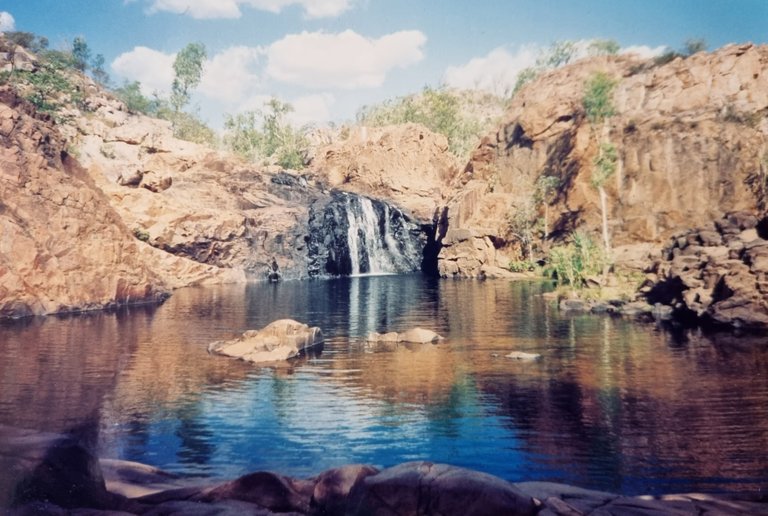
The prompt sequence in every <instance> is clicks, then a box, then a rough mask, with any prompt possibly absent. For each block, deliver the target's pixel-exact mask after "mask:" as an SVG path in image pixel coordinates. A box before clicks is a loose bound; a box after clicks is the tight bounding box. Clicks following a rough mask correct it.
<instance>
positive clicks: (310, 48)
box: [267, 30, 427, 89]
mask: <svg viewBox="0 0 768 516" xmlns="http://www.w3.org/2000/svg"><path fill="white" fill-rule="evenodd" d="M426 41H427V37H426V36H425V35H424V34H423V33H422V32H420V31H400V32H395V33H392V34H388V35H386V36H383V37H381V38H378V39H372V38H366V37H364V36H361V35H360V34H357V33H356V32H353V31H351V30H346V31H344V32H341V33H338V34H328V33H324V32H302V33H301V34H290V35H288V36H285V37H284V38H283V39H281V40H278V41H276V42H275V43H273V44H272V45H270V47H269V48H268V49H267V56H268V61H267V74H269V75H270V76H271V77H273V78H274V79H277V80H279V81H282V82H287V83H291V84H298V85H302V86H305V87H312V88H341V89H356V88H373V87H377V86H381V84H382V83H383V82H384V79H386V76H387V73H388V72H389V71H391V70H392V69H394V68H398V67H399V68H405V67H407V66H410V65H413V64H415V63H418V62H419V61H421V60H422V59H423V58H424V53H423V51H422V47H423V46H424V44H425V43H426Z"/></svg>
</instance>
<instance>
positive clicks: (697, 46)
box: [683, 38, 707, 57]
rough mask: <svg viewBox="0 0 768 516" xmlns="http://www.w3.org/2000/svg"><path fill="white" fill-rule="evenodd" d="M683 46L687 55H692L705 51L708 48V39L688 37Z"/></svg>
mask: <svg viewBox="0 0 768 516" xmlns="http://www.w3.org/2000/svg"><path fill="white" fill-rule="evenodd" d="M683 48H684V54H685V56H686V57H688V56H692V55H693V54H696V53H698V52H704V51H705V50H706V49H707V41H706V40H705V39H703V38H688V39H686V40H685V43H683Z"/></svg>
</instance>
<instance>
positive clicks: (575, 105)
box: [440, 44, 768, 276]
mask: <svg viewBox="0 0 768 516" xmlns="http://www.w3.org/2000/svg"><path fill="white" fill-rule="evenodd" d="M766 66H768V47H765V46H754V45H751V44H746V45H729V46H726V47H724V48H722V49H720V50H718V51H717V52H714V53H711V54H707V53H698V54H695V55H693V56H691V57H688V58H686V59H682V58H678V59H675V60H674V61H672V62H670V63H667V64H665V65H661V66H655V65H654V64H653V63H649V62H644V61H641V60H639V59H638V58H636V57H633V56H611V57H599V58H591V59H587V60H584V61H580V62H577V63H575V64H573V65H570V66H567V67H564V68H561V69H558V70H555V71H552V72H549V73H546V74H544V75H542V76H541V77H539V78H538V79H537V80H535V81H534V82H532V83H531V84H530V85H529V86H528V87H526V88H524V89H523V90H522V91H521V92H520V93H519V94H517V95H516V96H515V98H514V99H513V100H512V103H511V105H510V109H509V111H508V113H507V116H506V117H505V120H504V122H503V123H502V124H501V125H500V127H499V129H498V131H496V132H495V133H494V134H492V135H490V136H488V137H486V138H484V140H483V141H482V142H481V144H480V145H479V146H478V148H477V149H476V150H475V152H474V153H473V155H472V158H471V159H470V161H469V163H468V164H467V166H466V168H465V170H464V172H463V175H462V177H461V183H462V184H463V187H462V189H461V190H460V191H459V192H458V193H457V194H456V195H455V196H454V197H453V198H452V199H451V200H450V201H449V202H448V203H447V213H446V217H445V224H444V232H443V233H442V236H444V237H445V242H446V243H447V244H448V245H446V246H445V247H444V248H443V250H442V251H441V253H440V271H441V273H442V274H443V275H445V276H452V275H458V276H477V275H479V274H480V271H481V269H482V266H483V265H486V264H487V265H492V266H501V267H504V266H506V264H507V262H508V261H509V259H510V258H513V259H519V257H520V255H521V247H522V244H521V241H520V233H521V231H520V229H521V226H526V225H527V227H528V228H531V229H532V232H533V240H534V242H533V248H534V255H535V256H534V258H535V257H537V256H536V255H538V257H540V256H542V253H543V252H544V251H546V249H547V248H548V246H549V245H551V244H552V243H553V242H557V241H559V240H561V239H563V238H566V237H567V236H568V235H569V234H570V232H572V231H573V230H574V229H576V228H581V229H584V230H587V231H590V232H594V233H595V234H598V233H599V228H600V226H601V221H600V201H599V195H598V191H597V190H596V189H595V188H593V187H592V185H591V178H592V168H593V160H594V159H595V157H596V155H597V154H598V148H599V145H598V142H599V141H603V142H609V143H611V144H612V145H614V146H615V148H616V150H617V163H616V165H617V166H616V172H615V173H614V174H613V176H612V177H611V178H610V179H609V181H608V182H607V183H606V184H605V190H606V194H607V200H608V202H607V208H608V221H609V226H610V233H611V236H612V240H613V244H614V245H616V246H622V245H625V244H636V243H652V244H654V245H656V246H657V247H661V243H662V242H663V241H664V240H665V239H667V238H668V237H669V236H671V235H672V234H673V233H675V232H677V231H679V230H680V229H681V228H685V227H698V226H703V225H705V224H707V223H709V222H711V221H712V220H715V219H718V218H720V217H721V216H722V215H723V214H724V213H726V212H729V211H736V210H744V209H748V210H755V209H757V208H760V207H762V203H763V199H764V193H765V192H764V190H765V182H764V181H763V180H762V178H763V177H764V176H765V174H766V169H765V166H766V165H765V164H764V156H765V153H766V146H765V141H766V135H768V119H766V113H768V75H766V74H765V73H763V72H764V70H765V68H766ZM597 72H602V73H605V74H607V75H608V76H609V77H610V78H612V79H614V80H615V81H616V87H615V91H614V94H613V104H614V106H615V112H616V114H615V115H614V116H612V117H609V118H608V119H607V121H606V122H605V124H601V125H600V126H598V127H593V126H592V125H591V124H590V123H589V121H588V120H587V118H586V114H585V111H584V108H583V105H582V98H583V95H584V85H585V82H586V81H587V80H588V79H589V78H590V77H591V76H593V74H595V73H597ZM542 177H544V178H548V179H547V180H548V181H549V182H550V183H552V184H554V185H555V187H554V188H553V189H552V191H550V192H547V193H546V194H542V190H541V188H540V186H541V183H540V182H539V181H540V179H541V178H542ZM537 221H539V222H544V221H546V227H543V224H541V225H537V224H538V222H537ZM462 231H463V232H464V233H458V234H461V235H463V236H465V237H466V238H461V239H457V238H456V236H455V235H456V234H457V232H462ZM491 246H492V248H491Z"/></svg>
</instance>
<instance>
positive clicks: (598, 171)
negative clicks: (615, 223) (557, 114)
mask: <svg viewBox="0 0 768 516" xmlns="http://www.w3.org/2000/svg"><path fill="white" fill-rule="evenodd" d="M615 87H616V81H615V80H613V79H612V78H611V77H609V76H608V75H607V74H605V73H603V72H597V73H595V74H593V75H592V76H591V77H590V78H589V79H588V80H587V82H586V84H585V87H584V96H583V98H582V104H583V105H584V111H585V112H586V115H587V120H589V122H590V124H591V131H590V132H591V134H592V137H593V139H595V140H597V137H596V127H595V126H596V125H598V124H603V129H605V128H606V127H605V125H604V123H605V121H606V119H607V118H609V117H611V116H613V115H614V114H615V112H616V110H615V108H614V106H613V90H614V88H615ZM603 132H604V131H603ZM617 160H618V155H617V153H616V147H615V146H614V145H613V144H611V143H608V142H600V143H599V144H598V153H597V156H596V157H595V161H594V164H593V165H594V166H593V170H592V186H593V187H594V188H595V189H597V191H598V194H599V196H600V213H601V219H602V226H603V245H604V246H605V251H606V253H608V254H610V251H611V241H610V235H609V233H608V200H607V195H606V193H605V187H604V186H605V182H606V181H607V180H608V178H609V177H610V176H611V175H613V173H614V172H615V171H616V162H617Z"/></svg>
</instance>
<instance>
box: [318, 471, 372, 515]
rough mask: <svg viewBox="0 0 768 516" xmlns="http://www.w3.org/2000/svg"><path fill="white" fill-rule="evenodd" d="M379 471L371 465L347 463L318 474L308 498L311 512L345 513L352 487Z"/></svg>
mask: <svg viewBox="0 0 768 516" xmlns="http://www.w3.org/2000/svg"><path fill="white" fill-rule="evenodd" d="M378 472H379V470H378V469H376V468H374V467H373V466H368V465H365V464H349V465H347V466H342V467H340V468H334V469H329V470H327V471H324V472H322V473H321V474H320V475H318V477H317V479H316V480H315V489H314V491H313V492H312V499H311V500H310V509H311V512H312V513H313V514H345V513H346V510H347V497H348V496H349V493H350V491H351V490H352V488H353V487H354V486H355V485H356V484H357V483H358V482H360V481H361V480H363V479H364V478H367V477H369V476H371V475H375V474H377V473H378Z"/></svg>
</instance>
